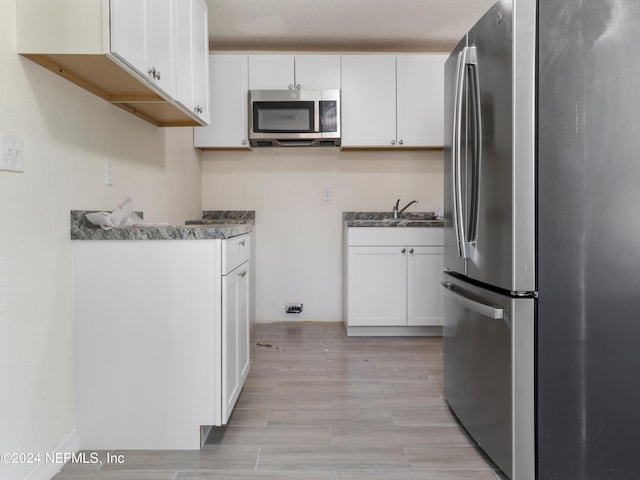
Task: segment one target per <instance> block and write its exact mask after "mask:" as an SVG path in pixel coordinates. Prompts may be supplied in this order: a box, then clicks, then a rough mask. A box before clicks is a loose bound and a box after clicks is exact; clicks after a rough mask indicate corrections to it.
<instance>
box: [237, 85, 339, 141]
mask: <svg viewBox="0 0 640 480" xmlns="http://www.w3.org/2000/svg"><path fill="white" fill-rule="evenodd" d="M249 141H250V142H251V145H253V146H254V147H264V146H287V147H288V146H323V145H327V146H335V145H340V90H337V89H334V90H250V91H249Z"/></svg>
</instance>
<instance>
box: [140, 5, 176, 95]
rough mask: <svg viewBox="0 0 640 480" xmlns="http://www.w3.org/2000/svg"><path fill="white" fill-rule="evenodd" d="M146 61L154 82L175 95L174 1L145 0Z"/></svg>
mask: <svg viewBox="0 0 640 480" xmlns="http://www.w3.org/2000/svg"><path fill="white" fill-rule="evenodd" d="M147 22H148V35H149V40H148V43H147V47H148V55H147V58H148V63H149V69H152V70H153V71H155V76H154V80H155V82H156V84H157V85H158V86H159V87H160V88H161V89H162V90H164V91H165V92H166V93H168V94H169V95H171V96H172V97H174V98H175V96H176V46H175V38H176V32H175V30H176V2H175V0H147Z"/></svg>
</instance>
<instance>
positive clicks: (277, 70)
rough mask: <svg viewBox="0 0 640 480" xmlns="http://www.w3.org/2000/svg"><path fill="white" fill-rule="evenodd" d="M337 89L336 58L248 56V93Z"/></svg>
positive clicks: (318, 56) (338, 57)
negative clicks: (253, 91)
mask: <svg viewBox="0 0 640 480" xmlns="http://www.w3.org/2000/svg"><path fill="white" fill-rule="evenodd" d="M333 88H340V56H339V55H250V56H249V89H250V90H287V89H289V90H293V89H298V90H300V89H305V90H326V89H333Z"/></svg>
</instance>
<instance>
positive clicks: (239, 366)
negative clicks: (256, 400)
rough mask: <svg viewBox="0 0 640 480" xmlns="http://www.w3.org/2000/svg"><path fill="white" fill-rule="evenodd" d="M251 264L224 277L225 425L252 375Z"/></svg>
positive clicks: (223, 420)
mask: <svg viewBox="0 0 640 480" xmlns="http://www.w3.org/2000/svg"><path fill="white" fill-rule="evenodd" d="M249 280H250V270H249V262H248V261H247V262H245V263H243V264H241V265H239V266H238V267H237V268H235V269H234V270H232V271H231V272H229V273H228V274H227V275H224V276H223V277H222V292H223V297H222V423H223V424H226V423H227V421H228V420H229V417H230V416H231V412H232V411H233V407H234V406H235V404H236V401H237V400H238V397H239V396H240V391H241V390H242V387H243V385H244V382H245V380H246V379H247V375H248V374H249V365H250V361H249V311H250V309H249Z"/></svg>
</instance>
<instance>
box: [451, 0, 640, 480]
mask: <svg viewBox="0 0 640 480" xmlns="http://www.w3.org/2000/svg"><path fill="white" fill-rule="evenodd" d="M637 25H640V3H638V2H637V0H538V1H536V0H513V1H498V2H497V3H496V4H495V5H494V6H493V7H492V8H491V9H490V10H489V11H488V12H487V13H486V14H485V15H484V16H483V17H482V18H481V19H480V20H479V21H478V23H477V24H476V25H475V26H474V27H473V28H472V29H471V30H470V31H469V32H468V34H467V35H465V37H464V38H463V39H462V40H461V41H460V43H459V44H458V46H457V47H456V48H455V50H454V51H453V52H452V54H451V56H450V58H449V59H448V61H447V64H446V68H445V81H446V82H445V85H446V90H445V96H446V108H445V125H446V128H445V132H446V133H445V183H444V189H445V265H444V266H445V273H444V279H443V292H444V295H445V326H444V393H445V396H446V399H447V402H448V404H449V406H450V407H451V409H452V410H453V412H454V413H455V415H456V416H457V418H458V419H459V421H460V422H461V423H462V425H463V426H464V427H465V428H466V429H467V431H468V432H469V433H470V434H471V436H472V437H473V438H474V439H475V440H476V441H477V443H478V444H479V445H480V446H481V447H482V448H483V450H484V451H485V452H486V453H487V454H488V455H489V456H490V457H491V459H492V460H493V461H494V462H495V463H496V464H497V465H498V466H499V467H500V468H501V469H502V470H503V471H504V473H505V474H506V475H508V476H509V477H510V478H511V479H513V480H533V479H536V480H552V479H553V480H626V479H638V478H640V454H639V453H638V452H639V451H640V450H638V447H637V445H638V442H639V440H640V214H638V213H636V212H637V211H638V210H639V209H640V54H639V53H638V46H639V45H640V28H638V27H637Z"/></svg>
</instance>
